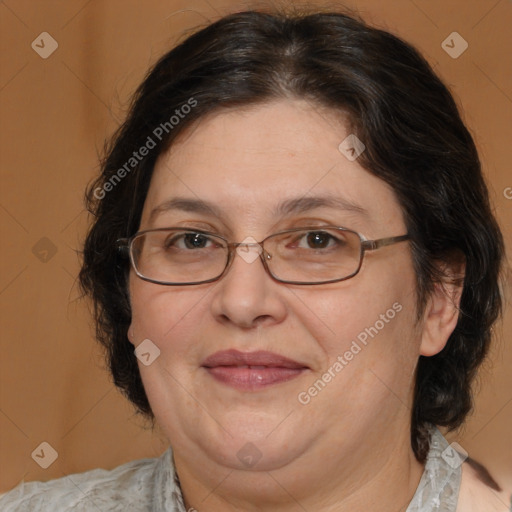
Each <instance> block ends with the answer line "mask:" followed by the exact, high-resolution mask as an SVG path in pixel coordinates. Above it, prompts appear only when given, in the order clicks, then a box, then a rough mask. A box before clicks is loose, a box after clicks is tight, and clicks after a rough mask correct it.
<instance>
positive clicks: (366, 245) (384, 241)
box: [116, 226, 410, 286]
mask: <svg viewBox="0 0 512 512" xmlns="http://www.w3.org/2000/svg"><path fill="white" fill-rule="evenodd" d="M325 229H336V230H338V231H346V232H349V233H353V234H355V235H357V236H358V237H359V240H360V242H361V245H360V252H359V265H358V266H357V269H356V270H355V271H354V272H353V273H352V274H350V275H348V276H346V277H342V278H339V279H330V280H328V281H315V282H309V281H288V280H284V279H279V278H278V277H276V276H275V275H274V274H273V273H272V271H271V270H270V269H269V267H268V265H267V261H266V259H271V258H272V255H271V254H270V253H268V252H267V251H266V250H265V247H264V243H265V242H266V241H267V240H268V239H269V238H272V237H275V236H279V235H284V234H286V233H293V232H298V231H322V230H325ZM158 231H184V232H189V233H198V234H201V235H207V236H210V237H214V238H218V239H220V240H222V241H223V242H224V243H225V245H226V248H227V249H228V257H227V260H226V266H225V267H224V270H223V271H222V272H221V273H220V274H219V275H218V276H216V277H213V278H211V279H206V280H203V281H193V282H186V283H172V282H166V281H158V280H156V279H151V278H149V277H146V276H144V275H143V274H141V273H140V272H139V270H138V269H137V265H136V264H135V260H134V257H133V242H134V240H135V239H136V238H138V237H140V236H142V235H144V234H146V233H152V232H158ZM406 240H410V236H409V234H405V235H399V236H391V237H386V238H379V239H376V240H367V239H366V238H365V237H364V236H363V235H362V234H361V233H358V232H357V231H353V230H352V229H348V228H344V227H341V226H304V227H300V228H293V229H287V230H284V231H279V232H278V233H273V234H272V235H269V236H267V237H266V238H264V239H263V240H262V241H261V242H252V243H246V242H229V241H228V240H227V239H226V238H224V237H223V236H220V235H217V234H215V233H212V232H210V231H204V230H202V229H193V228H174V227H170V228H157V229H146V230H143V231H138V232H137V233H135V234H134V235H132V236H131V237H128V238H119V239H118V240H116V245H117V247H118V249H119V250H121V251H126V250H128V254H129V259H130V263H131V265H132V268H133V269H134V270H135V273H136V275H137V276H138V277H139V278H140V279H142V280H143V281H147V282H149V283H154V284H161V285H163V286H191V285H194V284H205V283H212V282H214V281H218V280H219V279H220V278H221V277H223V276H224V275H225V274H226V273H227V271H228V269H229V267H230V266H231V263H232V262H233V259H234V258H233V255H234V253H235V251H236V249H237V248H238V247H241V246H255V245H259V246H260V247H261V253H260V254H259V257H260V260H261V262H262V263H263V268H264V269H265V271H266V272H267V274H268V275H269V276H270V277H271V278H272V279H274V280H275V281H277V282H279V283H285V284H298V285H305V286H312V285H317V284H328V283H338V282H340V281H346V280H347V279H351V278H352V277H354V276H356V275H357V274H358V273H359V271H360V270H361V267H362V265H363V259H364V255H365V252H366V251H375V250H377V249H380V248H381V247H386V246H388V245H393V244H396V243H399V242H404V241H406ZM125 254H126V253H125Z"/></svg>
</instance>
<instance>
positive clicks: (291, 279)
mask: <svg viewBox="0 0 512 512" xmlns="http://www.w3.org/2000/svg"><path fill="white" fill-rule="evenodd" d="M408 239H409V235H401V236H393V237H389V238H380V239H378V240H367V239H366V238H365V237H364V236H363V235H361V234H359V233H357V232H355V231H352V230H350V229H347V228H342V227H336V226H321V227H319V226H314V227H301V228H295V229H288V230H286V231H281V232H279V233H275V234H273V235H270V236H268V237H267V238H265V239H264V240H263V241H261V242H257V241H256V240H254V239H253V238H246V239H245V241H244V242H236V243H231V242H229V241H228V240H226V239H225V238H223V237H222V236H219V235H216V234H214V233H210V232H208V231H203V230H197V229H190V228H188V229H187V228H160V229H149V230H145V231H140V232H138V233H135V235H133V236H132V237H130V238H121V239H119V240H117V245H118V248H119V249H120V250H122V251H123V252H124V253H125V254H126V253H128V254H129V257H130V261H131V264H132V266H133V269H134V270H135V273H136V274H137V275H138V276H139V277H140V278H141V279H143V280H145V281H149V282H151V283H156V284H162V285H173V286H184V285H192V284H201V283H211V282H213V281H216V280H218V279H220V278H221V277H222V276H223V275H224V274H225V273H226V272H227V271H228V268H229V266H230V265H231V263H232V261H233V257H234V253H235V252H237V253H238V254H239V255H240V256H241V257H242V258H243V259H244V260H245V261H247V262H248V263H252V262H253V261H255V260H256V259H258V257H259V258H260V260H261V262H262V263H263V266H264V267H265V270H266V271H267V272H268V273H269V274H270V275H271V276H272V278H274V279H275V280H276V281H279V282H281V283H288V284H301V285H314V284H325V283H335V282H338V281H344V280H346V279H350V278H351V277H354V276H355V275H356V274H357V273H358V272H359V270H360V269H361V265H362V263H363V257H364V254H365V252H366V251H374V250H376V249H380V248H381V247H385V246H388V245H392V244H396V243H398V242H402V241H404V240H408Z"/></svg>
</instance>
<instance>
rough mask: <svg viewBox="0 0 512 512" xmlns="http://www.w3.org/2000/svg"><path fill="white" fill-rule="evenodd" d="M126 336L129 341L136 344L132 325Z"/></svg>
mask: <svg viewBox="0 0 512 512" xmlns="http://www.w3.org/2000/svg"><path fill="white" fill-rule="evenodd" d="M126 337H127V338H128V341H129V342H130V343H131V344H132V345H133V346H135V336H134V334H133V327H132V326H131V325H130V327H129V328H128V332H127V333H126Z"/></svg>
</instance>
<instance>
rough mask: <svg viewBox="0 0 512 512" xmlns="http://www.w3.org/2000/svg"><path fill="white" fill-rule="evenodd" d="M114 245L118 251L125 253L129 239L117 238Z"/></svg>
mask: <svg viewBox="0 0 512 512" xmlns="http://www.w3.org/2000/svg"><path fill="white" fill-rule="evenodd" d="M116 246H117V249H118V251H119V252H121V253H124V254H126V253H127V252H128V247H129V246H130V239H129V238H118V239H117V240H116Z"/></svg>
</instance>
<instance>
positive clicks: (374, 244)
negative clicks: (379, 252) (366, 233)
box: [361, 235, 410, 251]
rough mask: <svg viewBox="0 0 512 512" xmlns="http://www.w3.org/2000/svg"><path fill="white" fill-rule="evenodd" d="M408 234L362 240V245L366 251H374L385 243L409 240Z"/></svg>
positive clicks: (385, 244) (390, 243)
mask: <svg viewBox="0 0 512 512" xmlns="http://www.w3.org/2000/svg"><path fill="white" fill-rule="evenodd" d="M409 238H410V236H409V235H400V236H390V237H389V238H379V239H378V240H363V242H362V244H361V245H362V246H363V249H364V250H366V251H374V250H375V249H379V248H380V247H386V246H387V245H393V244H396V243H398V242H403V241H404V240H409Z"/></svg>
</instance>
